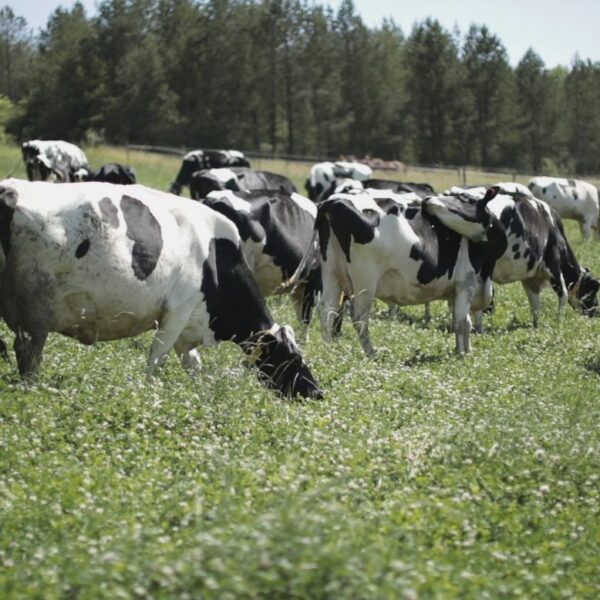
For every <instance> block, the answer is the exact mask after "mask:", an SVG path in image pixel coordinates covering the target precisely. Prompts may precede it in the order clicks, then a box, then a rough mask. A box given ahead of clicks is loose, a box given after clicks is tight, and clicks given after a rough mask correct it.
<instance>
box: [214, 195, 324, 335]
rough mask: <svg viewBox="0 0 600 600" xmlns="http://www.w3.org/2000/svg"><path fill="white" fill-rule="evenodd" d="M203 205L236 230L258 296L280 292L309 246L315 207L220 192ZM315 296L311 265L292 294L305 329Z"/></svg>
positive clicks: (292, 199) (299, 199) (315, 272)
mask: <svg viewBox="0 0 600 600" xmlns="http://www.w3.org/2000/svg"><path fill="white" fill-rule="evenodd" d="M203 202H204V204H205V205H206V206H210V208H212V209H213V210H216V211H218V212H220V213H221V214H224V215H225V216H226V217H228V218H229V219H231V220H232V221H233V222H234V223H235V225H236V226H237V228H238V231H239V233H240V236H241V238H242V244H243V245H242V249H243V252H244V256H245V258H246V261H247V262H248V266H249V267H250V271H251V272H252V274H253V275H254V278H255V279H256V283H257V284H258V288H259V290H260V291H261V293H262V294H263V296H268V295H270V294H273V293H275V292H277V291H280V290H281V288H282V286H283V285H285V283H286V282H287V281H288V280H289V279H290V277H291V276H292V275H293V274H294V273H295V271H296V269H297V268H298V265H299V264H300V261H301V260H302V257H303V256H304V254H305V252H306V251H307V249H308V247H309V246H310V244H311V243H312V237H313V229H314V224H315V217H316V216H317V207H316V205H315V204H314V203H313V202H311V201H310V200H309V199H308V198H305V197H304V196H301V195H300V194H297V193H293V194H287V193H285V192H275V191H272V190H254V191H250V192H232V191H231V190H220V191H217V192H211V193H210V194H208V196H207V197H206V199H205V200H204V201H203ZM320 290H321V271H320V265H319V264H317V263H316V261H313V263H312V264H311V265H309V266H308V267H307V268H305V269H304V272H303V274H302V277H300V278H299V280H298V281H296V282H295V285H294V287H293V289H292V300H293V302H294V306H295V308H296V314H297V315H298V319H299V320H301V321H302V322H303V323H304V324H306V325H308V324H309V323H310V317H311V313H312V308H313V306H314V302H315V298H316V294H317V293H318V292H320Z"/></svg>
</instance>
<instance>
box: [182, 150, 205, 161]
mask: <svg viewBox="0 0 600 600" xmlns="http://www.w3.org/2000/svg"><path fill="white" fill-rule="evenodd" d="M203 156H204V150H192V151H191V152H188V153H187V154H186V155H185V156H184V157H183V160H189V159H190V158H202V157H203Z"/></svg>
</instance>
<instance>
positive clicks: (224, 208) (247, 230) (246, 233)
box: [203, 192, 265, 242]
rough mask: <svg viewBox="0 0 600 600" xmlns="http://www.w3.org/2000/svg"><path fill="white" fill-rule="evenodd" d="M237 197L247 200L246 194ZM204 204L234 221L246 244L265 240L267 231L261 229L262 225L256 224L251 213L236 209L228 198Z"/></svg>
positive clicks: (237, 193) (210, 200)
mask: <svg viewBox="0 0 600 600" xmlns="http://www.w3.org/2000/svg"><path fill="white" fill-rule="evenodd" d="M236 196H238V197H239V198H241V199H242V200H245V199H246V198H245V197H244V192H236ZM203 204H205V205H206V206H208V207H210V208H212V209H213V210H214V211H216V212H219V213H221V214H222V215H224V216H226V217H227V218H228V219H229V220H230V221H233V222H234V223H235V226H236V227H237V229H238V231H239V233H240V237H241V238H242V240H243V241H244V242H247V241H248V240H252V241H253V242H260V241H261V240H263V239H264V237H265V231H264V229H263V228H262V227H261V224H260V223H258V222H256V220H255V219H254V218H253V215H252V214H251V213H249V212H245V211H242V210H237V209H236V208H234V207H233V206H232V205H231V203H230V202H229V200H228V199H227V197H224V198H210V197H209V198H205V199H204V200H203ZM249 208H250V207H249Z"/></svg>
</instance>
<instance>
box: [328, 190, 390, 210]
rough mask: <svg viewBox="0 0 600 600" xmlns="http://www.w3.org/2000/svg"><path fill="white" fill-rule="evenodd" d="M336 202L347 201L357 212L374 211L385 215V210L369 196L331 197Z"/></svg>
mask: <svg viewBox="0 0 600 600" xmlns="http://www.w3.org/2000/svg"><path fill="white" fill-rule="evenodd" d="M330 198H335V199H336V200H347V201H348V202H350V203H351V204H352V205H353V206H354V208H356V210H358V211H360V212H362V211H364V210H373V211H375V212H378V213H379V214H383V210H382V209H381V208H380V207H379V206H378V205H377V203H376V202H375V200H373V198H372V197H371V196H369V195H368V194H335V196H330Z"/></svg>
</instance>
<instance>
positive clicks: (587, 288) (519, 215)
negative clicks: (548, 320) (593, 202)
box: [487, 183, 600, 327]
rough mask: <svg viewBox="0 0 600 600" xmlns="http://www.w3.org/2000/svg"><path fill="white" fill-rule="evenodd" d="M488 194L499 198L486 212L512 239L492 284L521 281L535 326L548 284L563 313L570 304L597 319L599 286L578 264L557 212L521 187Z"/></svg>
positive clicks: (502, 187) (500, 187)
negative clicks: (542, 292) (493, 217)
mask: <svg viewBox="0 0 600 600" xmlns="http://www.w3.org/2000/svg"><path fill="white" fill-rule="evenodd" d="M487 193H488V194H490V193H494V194H495V196H494V197H493V199H492V200H491V201H490V202H488V203H487V208H488V210H489V211H490V212H491V213H492V214H493V215H495V216H496V218H498V219H499V220H500V222H501V223H502V225H503V227H504V229H505V231H506V235H507V248H506V251H505V252H504V254H503V255H502V256H501V257H500V258H499V259H498V260H497V262H496V265H495V268H494V273H493V281H494V282H495V283H499V284H503V283H511V282H513V281H520V282H521V283H522V285H523V288H524V289H525V293H526V294H527V298H528V300H529V305H530V307H531V312H532V316H533V325H534V327H537V325H538V322H539V313H540V291H541V290H542V288H543V287H544V286H546V285H548V284H550V285H551V286H552V289H553V290H554V291H555V292H556V294H557V296H558V298H559V309H562V307H563V306H564V305H565V303H566V301H567V300H568V302H569V304H571V306H573V307H574V308H575V309H576V310H579V311H581V312H582V313H584V314H586V315H588V316H595V315H596V314H597V307H598V300H597V293H598V289H599V288H600V282H598V280H597V279H594V278H593V277H592V275H591V273H590V272H589V270H588V269H584V268H582V267H580V266H579V263H578V261H577V258H576V257H575V254H574V253H573V250H572V249H571V246H570V245H569V242H568V240H567V238H566V236H565V232H564V228H563V224H562V221H561V219H560V217H559V216H558V214H557V213H556V212H555V211H554V210H553V209H551V208H550V207H549V206H548V205H547V204H546V203H545V202H543V201H541V200H538V199H536V198H534V197H533V196H532V195H531V193H530V192H529V190H527V188H525V186H522V185H521V184H513V183H508V184H503V183H500V184H498V185H497V186H494V187H492V188H490V190H488V192H487Z"/></svg>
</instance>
